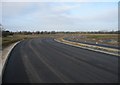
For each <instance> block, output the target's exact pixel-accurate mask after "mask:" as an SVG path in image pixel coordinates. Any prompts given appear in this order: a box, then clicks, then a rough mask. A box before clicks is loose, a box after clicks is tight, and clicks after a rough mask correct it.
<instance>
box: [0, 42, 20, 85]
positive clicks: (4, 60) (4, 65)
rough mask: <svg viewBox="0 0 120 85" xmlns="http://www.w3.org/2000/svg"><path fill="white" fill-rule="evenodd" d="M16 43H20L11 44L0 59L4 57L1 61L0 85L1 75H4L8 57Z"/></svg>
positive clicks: (0, 82)
mask: <svg viewBox="0 0 120 85" xmlns="http://www.w3.org/2000/svg"><path fill="white" fill-rule="evenodd" d="M18 43H20V41H18V42H16V43H13V44H12V45H10V46H9V48H8V49H7V50H6V52H5V54H4V55H2V57H4V59H2V72H1V73H0V78H1V81H0V84H2V75H3V73H4V70H5V67H6V64H7V61H8V56H9V55H10V53H11V51H12V50H13V48H14V47H15V46H16V45H17V44H18Z"/></svg>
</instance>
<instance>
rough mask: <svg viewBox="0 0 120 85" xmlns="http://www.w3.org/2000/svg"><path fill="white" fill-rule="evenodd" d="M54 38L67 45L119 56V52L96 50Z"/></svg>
mask: <svg viewBox="0 0 120 85" xmlns="http://www.w3.org/2000/svg"><path fill="white" fill-rule="evenodd" d="M54 40H55V41H56V42H60V43H63V44H68V45H71V46H75V47H80V48H83V49H87V50H92V51H96V52H101V53H105V54H110V55H114V56H120V55H119V54H115V53H111V52H106V51H102V50H97V49H93V48H88V47H82V46H78V45H74V44H70V43H66V42H63V41H60V40H58V39H54ZM65 41H66V40H65ZM68 42H71V41H68ZM86 45H87V44H86ZM97 47H98V46H97Z"/></svg>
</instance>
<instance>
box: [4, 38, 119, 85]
mask: <svg viewBox="0 0 120 85" xmlns="http://www.w3.org/2000/svg"><path fill="white" fill-rule="evenodd" d="M2 81H3V84H4V83H117V82H118V57H117V56H112V55H107V54H103V53H99V52H94V51H90V50H86V49H82V48H78V47H74V46H69V45H65V44H62V43H58V42H56V41H54V39H51V38H46V39H39V38H38V39H31V40H24V41H22V42H20V43H19V44H18V45H16V46H15V48H14V49H13V50H12V52H11V54H10V55H9V59H8V63H7V66H6V68H5V71H4V74H3V79H2Z"/></svg>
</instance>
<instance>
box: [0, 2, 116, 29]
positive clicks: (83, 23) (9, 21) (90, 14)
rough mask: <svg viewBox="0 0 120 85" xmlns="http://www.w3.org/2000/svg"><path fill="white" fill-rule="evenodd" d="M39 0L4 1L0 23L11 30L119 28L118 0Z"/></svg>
mask: <svg viewBox="0 0 120 85" xmlns="http://www.w3.org/2000/svg"><path fill="white" fill-rule="evenodd" d="M31 1H32V0H31ZM36 1H37V0H35V1H34V2H23V1H22V2H15V0H11V2H10V1H9V0H6V1H4V2H2V6H1V5H0V7H2V22H0V23H2V24H3V26H4V28H6V29H7V30H10V31H37V30H38V31H53V30H54V31H99V30H106V31H107V30H118V2H117V1H118V0H111V2H107V0H106V2H95V0H92V2H87V0H85V2H36ZM81 1H82V0H81ZM96 1H97V0H96ZM104 1H105V0H104ZM109 1H110V0H109ZM113 1H114V2H113ZM115 1H116V2H115ZM0 4H1V3H0ZM0 15H1V14H0ZM0 18H1V17H0Z"/></svg>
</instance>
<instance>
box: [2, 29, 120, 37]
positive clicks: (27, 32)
mask: <svg viewBox="0 0 120 85" xmlns="http://www.w3.org/2000/svg"><path fill="white" fill-rule="evenodd" d="M119 33H120V31H109V32H102V31H93V32H69V31H68V32H64V31H61V32H55V31H36V32H30V31H19V32H10V31H8V30H2V37H7V36H10V35H11V36H12V35H13V34H24V35H30V34H31V35H35V34H119Z"/></svg>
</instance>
